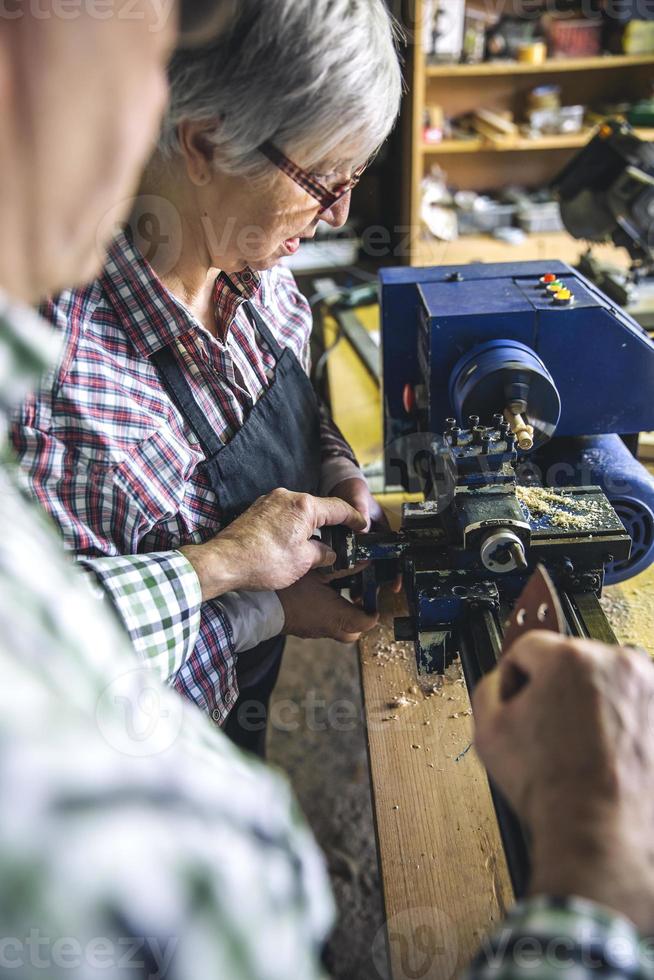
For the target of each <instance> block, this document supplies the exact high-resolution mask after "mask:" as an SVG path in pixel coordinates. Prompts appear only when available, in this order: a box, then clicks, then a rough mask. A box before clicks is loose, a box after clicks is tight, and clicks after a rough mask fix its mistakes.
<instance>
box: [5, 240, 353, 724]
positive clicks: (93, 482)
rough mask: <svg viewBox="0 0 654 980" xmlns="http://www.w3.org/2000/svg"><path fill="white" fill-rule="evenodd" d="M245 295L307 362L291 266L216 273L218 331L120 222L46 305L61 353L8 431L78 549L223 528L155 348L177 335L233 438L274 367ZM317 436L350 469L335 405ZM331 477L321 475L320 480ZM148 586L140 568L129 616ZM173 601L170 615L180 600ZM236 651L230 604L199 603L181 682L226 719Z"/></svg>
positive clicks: (176, 345) (155, 546) (213, 417)
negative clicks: (94, 257) (89, 273)
mask: <svg viewBox="0 0 654 980" xmlns="http://www.w3.org/2000/svg"><path fill="white" fill-rule="evenodd" d="M249 299H251V300H253V301H254V302H255V304H256V305H257V307H258V309H260V311H261V313H262V315H263V317H264V318H265V320H266V323H267V324H268V325H269V327H270V329H271V330H272V332H273V334H274V335H275V337H276V339H278V341H279V343H280V345H282V346H285V347H290V348H291V350H292V351H293V352H294V353H295V355H296V356H297V358H298V359H299V360H300V362H301V364H302V365H303V367H304V368H305V369H306V370H307V371H308V369H309V338H310V333H311V326H312V319H311V310H310V308H309V306H308V304H307V302H306V300H305V299H304V297H303V296H302V294H301V293H300V292H299V290H298V288H297V286H296V284H295V280H294V279H293V276H292V274H291V272H290V271H289V270H287V269H285V268H283V267H280V266H278V267H276V268H274V269H271V270H270V271H267V272H264V273H261V274H257V273H254V272H251V271H250V270H245V271H244V272H242V273H239V274H236V275H231V276H227V275H225V274H220V275H219V276H218V278H217V280H216V286H215V295H214V306H215V316H216V327H217V338H216V337H213V336H212V335H211V334H210V333H209V331H207V330H206V329H205V328H204V327H203V326H202V325H201V324H200V323H199V322H198V321H197V320H196V319H195V318H194V317H193V316H192V314H191V313H190V312H189V311H188V310H187V309H186V308H185V307H184V306H183V305H182V304H181V303H180V302H179V301H178V300H176V299H175V298H174V297H173V296H172V294H171V293H169V292H168V290H167V289H166V288H165V287H164V286H163V284H162V283H161V282H160V280H159V279H158V278H157V277H156V275H155V274H154V272H153V271H152V269H151V267H150V266H149V265H148V263H147V262H146V261H145V260H144V259H143V257H142V256H141V255H140V253H139V252H138V251H137V250H136V249H135V248H134V247H133V246H132V244H131V243H130V242H129V240H128V239H127V238H126V237H125V236H124V235H120V236H119V237H118V238H117V239H116V241H115V242H114V244H113V246H112V248H111V250H110V253H109V256H108V260H107V263H106V266H105V269H104V271H103V273H102V275H101V276H100V277H99V278H98V279H97V280H96V281H95V282H93V283H92V284H91V285H89V286H88V287H86V288H84V289H80V290H75V291H67V292H64V293H62V294H61V295H60V296H58V297H57V298H56V299H55V300H53V301H52V302H50V303H49V304H48V305H47V306H46V307H45V309H44V311H43V312H44V314H45V316H46V317H47V318H48V319H49V320H51V322H52V323H53V324H54V325H55V326H56V327H58V328H59V329H60V330H61V331H62V332H64V334H65V344H64V353H63V357H62V359H61V361H60V364H59V367H58V369H57V370H56V372H54V373H53V374H51V375H49V376H48V377H47V378H46V379H45V381H44V383H43V384H42V385H41V387H40V389H39V391H38V393H37V394H36V395H35V396H34V397H32V398H30V399H28V401H27V402H26V403H25V404H24V406H23V408H22V410H21V412H20V415H19V417H18V419H17V422H16V424H15V425H14V427H13V433H12V434H13V441H14V445H15V447H16V450H17V452H18V454H19V457H20V460H21V465H22V467H23V469H24V472H25V473H26V476H27V478H28V481H29V485H30V487H31V490H32V492H33V493H34V494H35V496H36V497H37V498H38V500H39V501H40V502H41V504H42V505H43V506H44V507H45V508H46V509H47V510H48V511H49V512H50V514H51V515H52V516H53V517H54V519H55V520H56V521H57V523H58V524H59V526H60V528H61V530H62V532H63V534H64V539H65V542H66V544H67V545H68V546H69V547H70V548H71V549H72V550H74V551H75V552H76V553H77V554H78V555H83V556H91V557H97V556H119V555H135V554H141V555H147V554H149V553H152V552H156V553H157V554H158V556H159V560H160V556H161V555H162V553H163V554H165V553H166V552H167V551H169V550H174V549H177V548H179V547H180V546H181V545H184V544H188V543H198V542H202V541H205V540H207V539H208V538H210V537H212V536H213V535H214V534H215V533H216V531H217V530H219V529H220V527H221V512H220V507H219V504H218V500H217V498H216V495H215V493H214V492H213V490H212V489H211V487H210V486H209V484H208V481H207V477H206V475H205V474H204V472H203V470H202V469H198V464H199V463H201V462H202V461H203V460H204V454H203V452H202V449H201V447H200V445H199V443H198V440H197V437H196V435H195V433H194V432H193V431H192V430H191V428H190V426H189V425H188V424H187V422H186V421H185V419H184V418H183V417H182V416H181V414H180V412H179V410H178V409H177V407H176V406H175V405H174V404H173V403H172V401H171V400H170V398H169V396H168V394H167V393H166V391H165V389H164V387H163V384H162V382H161V380H160V377H159V374H158V373H157V371H156V369H155V368H154V366H153V365H152V363H151V361H150V360H149V357H150V355H152V354H153V353H154V352H155V351H157V350H159V349H161V348H162V347H163V346H165V345H168V344H171V343H172V344H173V349H174V351H175V354H176V357H177V358H178V359H179V362H180V364H181V365H182V366H183V368H184V371H185V374H186V377H187V378H188V380H189V382H190V384H191V387H192V390H193V394H194V397H195V399H196V400H197V402H198V404H199V406H200V407H201V409H202V410H203V412H204V413H205V415H206V417H207V419H208V420H209V421H210V422H211V424H212V425H213V427H214V429H215V431H216V433H217V434H218V436H219V437H220V439H221V440H222V441H223V442H225V443H226V442H229V440H230V439H231V438H232V436H234V434H235V433H236V432H238V430H239V428H240V427H241V426H242V425H243V423H244V421H245V420H246V418H247V415H248V413H249V411H250V409H251V407H252V405H253V404H254V403H255V402H256V401H257V400H258V398H259V397H260V396H261V395H262V394H263V392H264V391H265V390H266V388H267V387H268V385H269V382H270V378H271V377H272V376H273V374H274V368H275V361H274V358H273V357H272V355H271V354H270V352H269V351H268V350H267V348H265V346H263V345H260V342H259V336H258V334H257V333H256V331H255V330H254V328H253V326H252V324H251V322H250V319H249V318H248V316H247V315H246V313H245V311H244V310H243V309H242V306H243V303H244V302H245V301H246V300H249ZM321 442H322V456H323V461H324V462H323V471H324V469H325V468H327V469H329V467H330V465H331V464H333V463H334V462H336V459H340V462H341V464H342V463H344V462H345V460H347V461H348V463H347V464H346V469H347V466H350V467H351V468H352V467H354V466H356V460H355V459H354V457H353V455H352V452H351V450H350V448H349V446H348V445H347V443H346V442H345V440H344V439H343V437H342V435H341V434H340V433H339V432H338V430H337V429H336V427H335V426H334V424H333V423H332V422H331V421H330V420H329V418H328V416H327V414H326V413H325V416H324V418H323V422H322V426H321ZM338 465H339V464H338V463H337V468H338ZM349 475H351V471H350V473H349ZM335 482H336V480H334V482H333V483H332V484H331V486H333V485H334V483H335ZM331 486H327V487H326V488H325V484H324V481H323V488H324V489H326V490H329V489H331ZM98 577H99V579H100V582H101V584H102V576H98ZM147 587H148V586H147V575H144V576H142V586H140V587H139V588H138V589H136V593H137V594H136V595H135V596H134V597H133V602H132V613H133V618H134V607H135V606H137V605H138V603H139V601H141V600H143V599H144V597H143V595H142V592H143V589H145V590H147ZM107 591H108V594H111V589H110V588H108V589H107ZM139 591H140V592H141V596H140V597H139V595H138V592H139ZM119 612H121V610H120V608H119ZM164 614H165V615H167V616H173V617H175V616H179V615H180V610H177V609H173V608H167V609H166V610H165V613H164ZM123 618H125V616H124V615H123ZM136 618H137V619H138V617H137V616H136ZM234 657H235V646H234V636H233V631H232V625H231V623H230V618H229V616H228V614H227V612H226V609H225V608H224V607H223V606H222V605H221V603H220V602H218V601H215V600H214V601H211V602H206V603H204V604H203V606H202V610H201V617H200V627H199V635H198V637H197V642H196V643H195V647H194V649H193V652H192V653H191V655H190V656H189V657H188V659H186V661H185V662H184V663H183V665H182V666H181V669H180V670H178V671H177V673H176V675H175V676H174V678H173V683H174V685H175V687H176V688H177V689H178V690H180V691H181V692H182V693H184V694H186V695H187V696H188V697H190V698H191V699H192V700H193V701H195V702H196V703H197V704H199V705H200V706H201V707H202V708H204V710H207V711H211V712H212V714H213V717H214V720H216V721H222V720H224V718H225V717H226V715H227V714H228V713H229V710H230V708H231V707H232V705H233V703H234V700H235V698H236V696H237V687H236V672H235V662H234ZM178 662H179V661H178Z"/></svg>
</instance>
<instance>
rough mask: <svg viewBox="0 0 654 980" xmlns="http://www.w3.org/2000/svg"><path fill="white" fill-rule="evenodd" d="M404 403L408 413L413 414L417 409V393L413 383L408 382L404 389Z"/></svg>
mask: <svg viewBox="0 0 654 980" xmlns="http://www.w3.org/2000/svg"><path fill="white" fill-rule="evenodd" d="M402 404H403V406H404V411H405V412H406V413H407V415H413V413H414V412H415V410H416V393H415V391H414V389H413V385H411V384H408V383H407V384H405V386H404V388H403V389H402Z"/></svg>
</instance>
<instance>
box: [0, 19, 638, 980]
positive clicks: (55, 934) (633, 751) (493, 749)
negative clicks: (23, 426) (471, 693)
mask: <svg viewBox="0 0 654 980" xmlns="http://www.w3.org/2000/svg"><path fill="white" fill-rule="evenodd" d="M130 9H131V11H132V13H133V12H134V9H135V7H134V4H132V3H130ZM136 9H137V10H140V11H141V12H142V13H143V20H142V22H140V23H139V22H136V23H135V22H134V20H133V18H132V19H131V20H128V21H125V20H121V19H120V18H114V19H112V20H111V21H106V20H102V21H98V20H95V19H93V18H89V17H87V16H86V15H85V14H83V15H82V14H81V15H80V17H79V18H78V19H77V20H75V21H63V20H61V19H57V18H54V17H53V19H52V21H51V22H49V23H48V22H47V21H44V19H43V18H31V17H29V16H25V17H23V18H22V19H19V20H16V21H12V22H8V21H6V20H0V98H1V100H2V108H3V112H2V114H0V126H2V127H4V129H5V132H4V133H3V138H2V139H0V154H1V160H2V176H3V180H2V181H1V182H0V197H1V198H2V213H3V237H2V248H1V249H0V282H2V284H3V286H4V288H5V289H6V290H7V291H9V290H10V289H11V287H12V285H13V287H14V291H15V294H16V296H17V297H18V298H19V299H20V300H22V301H23V302H24V301H26V300H29V299H31V298H36V297H38V296H39V295H41V294H42V292H44V291H46V290H48V289H52V288H60V287H61V286H62V285H63V284H64V283H65V281H66V278H69V279H70V281H71V283H72V282H76V281H78V280H79V278H80V276H83V275H86V274H90V273H91V272H92V271H93V269H92V267H93V262H92V261H91V260H89V261H88V263H87V260H86V255H87V250H85V248H83V247H82V244H83V240H84V235H82V232H83V230H84V221H83V218H84V214H85V212H84V210H83V209H81V208H80V206H79V200H78V198H77V195H76V194H74V193H73V192H72V191H71V192H70V193H69V194H67V193H66V189H67V187H68V181H69V180H70V179H71V174H73V175H74V181H75V186H76V187H84V186H85V183H84V181H85V180H87V181H89V180H91V178H93V177H94V176H95V175H97V173H98V172H100V171H101V172H102V173H103V175H104V177H105V178H108V175H107V173H106V172H105V171H104V170H103V169H102V167H101V166H100V165H101V163H103V162H104V163H105V165H107V163H108V162H109V163H110V162H111V161H113V160H114V157H111V159H110V160H108V158H107V154H106V152H105V151H103V152H102V153H101V154H100V159H98V158H96V157H94V155H93V154H94V152H95V149H96V147H97V146H98V145H99V146H101V147H104V146H105V144H104V143H102V139H106V138H107V136H108V134H109V133H110V127H111V125H112V120H113V123H116V124H117V120H118V119H120V120H121V124H123V125H124V123H125V117H123V116H121V115H120V114H118V115H117V116H116V117H114V116H113V114H112V113H113V111H114V110H115V108H116V107H115V102H114V103H112V105H111V106H110V107H109V108H108V107H107V106H106V105H105V103H104V101H103V96H104V94H105V93H106V90H107V87H108V86H109V85H110V84H111V86H113V89H112V94H113V96H114V97H115V95H116V92H117V91H119V90H120V91H124V92H125V93H126V95H129V90H130V87H133V88H134V90H135V91H138V92H139V96H140V97H139V99H138V100H131V99H128V100H127V102H128V104H129V105H131V106H132V108H134V107H136V106H138V114H137V116H135V117H132V118H133V120H134V121H133V123H132V125H131V126H130V127H128V131H129V133H131V135H132V137H134V132H135V131H136V133H138V134H140V133H141V132H143V134H144V142H145V135H147V134H146V133H145V130H146V128H147V127H146V124H147V113H148V111H151V112H152V115H153V117H154V116H156V113H157V110H158V107H159V106H160V103H161V98H162V95H161V89H160V86H159V81H158V80H160V79H161V77H162V75H161V72H162V71H163V64H164V61H165V58H166V53H167V49H168V46H169V45H170V44H171V43H172V40H173V37H174V23H173V22H172V21H171V22H170V23H169V24H168V25H167V27H165V28H164V29H163V30H162V33H161V34H157V33H156V32H154V31H150V30H149V28H150V27H151V26H152V20H151V16H152V11H150V12H148V9H147V8H146V7H145V6H144V7H143V8H142V9H141V8H138V7H137V8H136ZM141 73H145V75H143V74H141ZM26 80H28V81H29V84H26ZM146 80H147V85H145V88H144V84H145V82H146ZM145 91H147V92H149V93H150V95H151V96H153V98H152V100H151V101H146V100H144V98H143V95H144V92H145ZM73 100H75V101H74V102H73ZM109 109H110V110H111V111H109ZM100 110H102V111H100ZM134 111H135V112H136V111H137V110H136V108H134ZM105 113H107V114H105ZM71 120H72V121H74V123H75V126H73V127H72V129H71V131H70V132H69V133H67V139H65V140H64V139H60V138H57V139H55V138H54V137H55V136H58V135H59V133H60V131H61V130H63V128H64V127H65V126H66V125H68V124H69V123H70V122H71ZM96 125H97V127H98V129H97V130H96V129H95V126H96ZM135 128H136V129H135ZM153 128H154V124H153ZM120 132H122V130H120V127H119V130H118V131H115V136H116V138H117V137H118V136H119V135H120ZM86 141H88V143H87V142H86ZM128 142H129V147H128V148H127V149H129V148H130V147H131V150H133V151H134V152H136V150H137V149H138V146H136V145H135V144H134V142H133V141H131V142H130V141H128ZM123 149H125V148H123ZM69 151H70V152H73V158H71V159H69V158H68V154H69ZM58 154H61V157H59V156H58ZM130 155H131V151H130V154H127V156H128V157H129V156H130ZM87 162H88V171H87V169H86V167H87ZM37 164H38V166H37ZM74 164H77V166H74ZM83 164H84V166H83ZM98 168H99V169H98ZM135 168H136V162H134V169H135ZM122 169H123V170H124V173H122V175H121V176H120V180H123V179H124V180H127V179H128V173H129V171H130V169H131V163H130V161H129V160H123V163H122ZM57 175H58V180H59V185H55V184H54V183H53V180H54V177H55V176H57ZM119 182H120V181H119ZM93 186H94V184H93V181H92V180H91V186H90V187H89V189H88V190H87V191H86V193H87V194H88V196H89V214H91V213H92V202H93V193H92V187H93ZM103 186H104V185H102V186H101V187H99V188H98V189H99V191H102V188H103ZM48 195H51V197H50V201H49V202H48ZM64 205H67V206H66V207H64ZM7 229H8V230H10V231H11V238H9V237H8V235H6V234H5V231H6V230H7ZM94 230H95V229H93V228H90V227H89V228H87V229H86V231H85V234H86V236H87V238H88V239H90V238H92V237H93V234H94ZM80 235H81V236H82V241H79V242H78V241H77V236H80ZM48 242H50V243H51V246H50V248H51V251H50V253H48V250H47V249H46V243H48ZM87 248H88V249H89V250H90V248H91V243H90V241H88V245H87ZM68 249H70V254H68ZM89 254H90V252H89ZM67 255H68V260H67V262H66V261H65V260H66V256H67ZM38 269H40V270H41V271H40V273H39V274H37V271H35V270H38ZM53 273H56V275H55V276H54V279H55V281H53V275H52V274H53ZM56 347H57V345H56V344H55V343H54V342H53V339H52V335H51V334H50V333H49V332H48V331H47V330H45V329H44V327H43V324H42V323H41V322H40V321H39V320H38V319H37V318H36V317H35V316H34V315H33V314H31V313H30V312H29V310H28V309H27V308H26V307H25V306H23V305H21V304H20V303H19V302H16V301H12V300H10V299H9V298H8V297H7V296H3V300H2V304H1V306H0V350H1V352H2V356H1V357H0V365H1V367H0V380H1V382H2V383H1V384H0V418H1V419H2V425H3V439H4V438H5V431H6V420H7V413H8V411H9V408H10V406H11V404H12V402H13V400H14V398H16V397H20V396H22V395H23V394H24V389H25V387H26V386H29V385H31V384H33V383H34V380H35V377H36V376H37V375H38V373H39V372H40V371H42V370H43V369H44V368H45V367H47V363H46V359H47V357H48V356H50V355H52V356H53V357H56V355H57V349H56ZM0 499H1V500H2V508H0V625H1V634H0V664H1V668H2V684H1V685H0V917H1V921H2V938H1V940H0V972H1V973H2V975H3V976H16V977H21V978H27V977H30V978H33V977H35V976H44V975H48V976H52V977H56V978H60V977H64V976H66V977H68V976H70V977H83V978H85V980H86V978H91V977H108V976H110V977H114V976H126V977H127V976H128V977H130V980H133V978H134V977H138V978H143V980H144V978H145V977H149V978H153V977H155V976H158V977H168V978H184V980H186V978H189V980H190V978H193V980H195V978H196V977H198V976H203V977H216V978H221V980H222V978H229V980H242V978H248V980H249V978H258V980H267V978H277V977H279V978H284V980H287V978H289V977H293V978H295V977H298V978H311V977H314V976H319V975H321V968H320V966H319V949H320V946H321V944H322V942H323V940H324V938H325V936H326V934H327V932H328V928H329V923H330V921H331V902H330V899H329V894H328V890H327V886H326V879H325V874H324V869H323V866H322V862H321V859H320V857H319V854H318V851H317V849H316V847H315V845H314V844H313V843H312V841H311V839H310V837H309V835H308V834H307V832H306V830H305V828H304V825H303V824H302V822H301V820H300V818H299V817H298V815H297V811H296V809H295V806H294V804H293V802H292V799H291V797H290V795H289V791H288V789H287V787H286V784H285V783H284V782H283V781H282V780H280V779H279V778H278V777H276V776H274V775H273V774H271V773H268V772H267V771H266V770H265V769H264V768H263V767H262V766H261V765H260V764H257V763H255V762H254V761H249V760H246V759H245V758H244V757H243V756H241V755H240V754H239V753H238V752H237V751H236V750H235V749H234V748H233V747H232V746H231V744H230V743H229V742H228V740H227V739H226V738H225V737H224V736H223V735H221V733H220V732H218V731H216V730H215V729H213V728H212V727H211V726H210V725H208V724H207V723H206V721H205V719H203V718H202V716H201V714H200V713H199V712H197V711H196V709H194V708H193V707H192V706H190V705H188V704H186V705H185V704H184V702H183V701H182V700H181V699H180V698H178V697H177V696H176V695H175V694H174V692H172V691H170V690H167V689H166V688H164V687H163V686H162V685H160V684H159V683H158V681H157V679H156V676H155V674H154V672H152V671H150V670H148V669H146V668H139V666H138V665H137V663H136V661H135V659H134V657H133V653H132V649H131V647H130V645H129V643H128V642H127V640H126V639H125V637H124V636H123V634H122V632H121V630H120V629H119V627H118V625H117V624H116V623H115V622H114V620H113V619H112V617H111V615H110V614H109V613H108V612H107V611H106V610H105V609H104V608H103V605H102V603H100V602H98V601H97V600H96V599H94V598H93V597H92V596H90V595H89V594H88V592H87V590H86V586H85V582H84V581H83V580H82V579H81V578H80V577H79V576H78V574H76V572H75V571H74V569H72V568H71V566H70V565H69V563H68V562H67V561H66V560H65V558H64V557H63V555H62V554H61V551H60V546H59V542H58V539H57V537H56V535H55V534H54V533H53V532H52V530H51V529H50V527H49V526H48V524H47V522H45V521H44V520H43V519H42V518H41V517H40V516H39V514H38V512H36V511H35V510H34V508H33V507H32V506H31V505H29V504H28V503H27V502H26V500H25V499H24V497H23V495H22V490H21V488H20V483H19V480H18V478H17V474H16V472H15V470H14V467H13V464H12V462H11V459H10V457H9V453H8V451H7V447H6V442H5V443H4V444H3V463H2V467H0ZM516 672H517V673H518V674H519V676H520V677H521V679H522V680H523V681H525V680H526V684H524V686H523V687H522V689H521V691H520V693H519V694H517V695H516V696H514V697H512V698H509V697H507V696H506V691H507V690H512V689H514V687H515V685H514V684H512V683H509V684H507V685H506V686H504V684H503V678H504V676H505V675H506V674H507V673H508V674H509V675H513V674H514V673H516ZM653 674H654V672H653V668H652V666H651V664H649V663H648V661H647V660H646V659H645V658H644V657H642V655H641V654H639V653H636V652H634V651H624V650H619V649H610V648H606V647H602V646H601V645H599V644H592V643H589V642H584V641H568V640H566V639H562V638H556V637H555V638H552V637H550V636H547V637H542V636H541V635H535V634H531V635H530V636H527V637H525V638H523V639H522V640H521V641H520V643H519V644H517V645H516V646H515V648H514V649H513V650H512V651H510V652H509V653H508V654H507V655H506V658H505V659H504V662H503V664H502V665H501V666H500V667H499V668H498V670H497V671H496V672H495V673H494V674H493V675H491V676H490V677H489V678H488V679H486V680H485V681H484V682H483V683H482V685H481V686H480V687H479V689H478V692H477V697H476V699H475V710H476V718H477V724H478V735H477V744H478V747H479V751H480V753H481V755H482V757H483V758H484V759H485V760H486V762H487V764H488V766H489V769H490V771H491V773H492V774H493V776H494V778H495V779H496V780H497V781H498V783H499V784H500V785H501V786H502V787H503V789H504V791H505V792H506V794H507V796H508V797H509V799H510V800H511V802H512V803H513V805H514V807H515V808H516V810H517V811H518V813H519V814H520V815H521V817H522V818H523V819H524V820H525V822H526V823H527V825H528V826H529V827H530V830H531V832H532V836H533V841H534V878H533V883H532V891H533V892H534V897H532V898H531V899H529V900H528V901H527V902H525V903H522V904H521V906H519V907H518V908H517V909H516V910H515V911H514V912H513V913H511V915H510V916H509V919H508V920H507V923H506V924H505V926H504V928H503V929H501V930H500V931H499V932H498V933H497V935H496V936H494V937H492V938H491V939H489V940H488V942H487V943H486V944H485V949H484V950H483V951H482V954H481V955H480V958H479V959H478V961H477V962H476V964H475V965H474V966H473V968H472V975H473V976H498V975H499V976H506V977H511V976H515V977H520V978H523V977H533V976H539V977H540V976H551V975H558V974H560V973H561V972H564V973H568V974H569V975H570V976H575V977H579V976H585V975H587V974H589V973H592V972H593V969H592V968H591V967H592V966H594V969H595V971H596V972H598V973H601V974H602V975H605V976H606V975H609V976H624V977H627V976H631V977H633V976H641V975H642V976H651V975H652V968H651V958H650V959H649V960H647V958H646V953H647V948H646V947H645V946H644V945H643V944H642V942H641V941H640V939H639V930H640V933H641V934H642V935H651V932H652V922H651V915H652V896H653V887H652V880H651V870H652V857H651V845H650V839H651V822H652V821H651V817H652V814H651V807H652V801H653V799H654V792H653V787H652V782H653V779H654V758H653V755H654V751H653V745H652V728H651V703H652V694H653V693H654V676H653ZM551 896H555V897H554V898H553V897H551ZM552 936H554V939H555V940H557V939H560V938H561V937H562V938H563V940H564V943H565V945H564V946H562V945H561V943H560V942H559V944H558V945H556V946H552V945H550V946H549V947H548V948H547V950H546V953H545V954H543V957H542V959H541V961H540V963H539V965H538V967H537V968H536V969H534V968H533V961H531V962H530V961H529V957H528V956H527V957H525V956H522V957H521V958H518V956H517V952H518V951H519V950H520V949H524V948H525V947H524V945H523V946H522V947H521V946H520V943H521V942H522V941H524V940H525V939H531V947H530V948H532V949H533V943H534V941H535V942H536V943H538V942H539V941H541V940H542V939H543V938H546V939H547V938H550V939H551V938H552ZM589 937H590V938H589ZM649 950H650V951H651V945H650V947H649ZM589 961H591V965H589Z"/></svg>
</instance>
